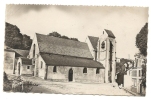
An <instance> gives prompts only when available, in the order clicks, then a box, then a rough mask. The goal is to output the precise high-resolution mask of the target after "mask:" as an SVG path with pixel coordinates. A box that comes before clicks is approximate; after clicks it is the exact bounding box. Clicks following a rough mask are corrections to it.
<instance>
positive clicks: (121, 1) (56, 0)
mask: <svg viewBox="0 0 151 100" xmlns="http://www.w3.org/2000/svg"><path fill="white" fill-rule="evenodd" d="M6 4H53V5H88V6H102V5H103V6H133V7H135V6H137V7H150V2H149V0H85V1H84V0H45V1H44V0H41V1H37V0H33V1H32V0H22V1H21V0H4V1H3V2H1V3H0V12H1V16H0V23H1V24H0V31H1V32H0V35H1V39H0V45H1V46H0V47H1V49H0V50H1V52H0V55H1V56H0V59H1V60H0V61H1V63H0V64H1V66H0V68H1V71H0V73H1V74H0V75H1V84H0V91H1V93H0V94H1V100H3V99H4V100H5V99H6V100H8V99H11V100H14V99H15V100H17V99H18V100H19V99H20V100H27V99H32V100H34V99H36V100H37V99H38V100H44V99H48V100H50V99H51V100H52V99H58V100H59V99H61V100H62V99H67V100H68V99H70V100H71V99H74V100H77V99H87V100H92V99H93V100H94V99H107V100H108V99H120V100H121V99H124V100H126V99H137V100H140V99H145V100H149V95H150V84H151V83H150V82H151V81H150V78H149V77H150V76H151V75H150V71H151V68H150V67H151V61H150V59H151V52H149V51H151V39H150V37H151V34H150V29H151V27H150V18H149V21H148V23H149V34H148V37H149V39H148V65H147V70H148V71H147V74H148V75H147V95H146V97H145V98H142V97H135V98H134V97H120V96H117V97H115V96H114V97H113V96H103V97H102V96H98V95H97V96H92V95H61V94H59V95H56V94H42V95H39V94H25V93H19V94H18V93H4V92H3V87H2V84H3V80H2V79H3V78H2V75H3V71H2V70H3V55H4V54H3V50H4V49H3V45H4V30H5V5H6ZM149 15H150V9H149ZM149 46H150V47H149Z"/></svg>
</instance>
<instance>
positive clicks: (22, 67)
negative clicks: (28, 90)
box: [16, 57, 34, 76]
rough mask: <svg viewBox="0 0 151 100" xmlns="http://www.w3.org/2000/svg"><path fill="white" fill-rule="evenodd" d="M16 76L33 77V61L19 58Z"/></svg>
mask: <svg viewBox="0 0 151 100" xmlns="http://www.w3.org/2000/svg"><path fill="white" fill-rule="evenodd" d="M16 74H17V75H30V76H33V74H34V66H33V65H32V60H31V59H28V58H25V57H19V58H18V61H17V71H16Z"/></svg>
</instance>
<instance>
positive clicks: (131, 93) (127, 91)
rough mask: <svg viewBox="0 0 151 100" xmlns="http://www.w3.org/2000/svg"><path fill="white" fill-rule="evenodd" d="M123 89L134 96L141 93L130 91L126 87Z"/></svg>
mask: <svg viewBox="0 0 151 100" xmlns="http://www.w3.org/2000/svg"><path fill="white" fill-rule="evenodd" d="M123 89H124V90H125V91H126V92H129V93H130V94H132V95H134V96H141V95H139V94H137V93H134V92H132V91H130V90H128V89H126V88H123Z"/></svg>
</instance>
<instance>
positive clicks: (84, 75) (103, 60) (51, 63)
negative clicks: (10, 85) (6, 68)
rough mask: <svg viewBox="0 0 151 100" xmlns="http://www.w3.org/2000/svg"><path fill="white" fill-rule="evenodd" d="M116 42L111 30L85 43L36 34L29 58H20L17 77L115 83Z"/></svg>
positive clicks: (87, 39) (91, 37)
mask: <svg viewBox="0 0 151 100" xmlns="http://www.w3.org/2000/svg"><path fill="white" fill-rule="evenodd" d="M115 58H116V41H115V36H114V34H113V33H112V31H110V30H106V29H104V30H103V32H102V33H101V34H100V36H99V37H93V36H88V37H87V38H86V41H85V42H79V41H74V40H69V39H63V38H58V37H53V36H48V35H43V34H39V33H35V35H34V38H33V41H32V45H31V48H30V50H29V55H28V56H27V57H19V58H18V59H19V60H18V61H17V65H16V66H17V69H16V70H15V68H13V69H14V70H13V71H15V73H17V75H24V74H31V75H33V76H35V77H40V78H42V79H45V80H51V81H59V82H89V83H112V82H115V69H116V59H115Z"/></svg>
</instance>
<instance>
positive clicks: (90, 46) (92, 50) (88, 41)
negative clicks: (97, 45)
mask: <svg viewBox="0 0 151 100" xmlns="http://www.w3.org/2000/svg"><path fill="white" fill-rule="evenodd" d="M86 43H87V44H88V47H89V50H90V52H91V54H92V56H93V59H94V60H95V56H96V54H95V51H94V49H93V47H92V44H91V42H90V40H89V38H88V37H87V38H86Z"/></svg>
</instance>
